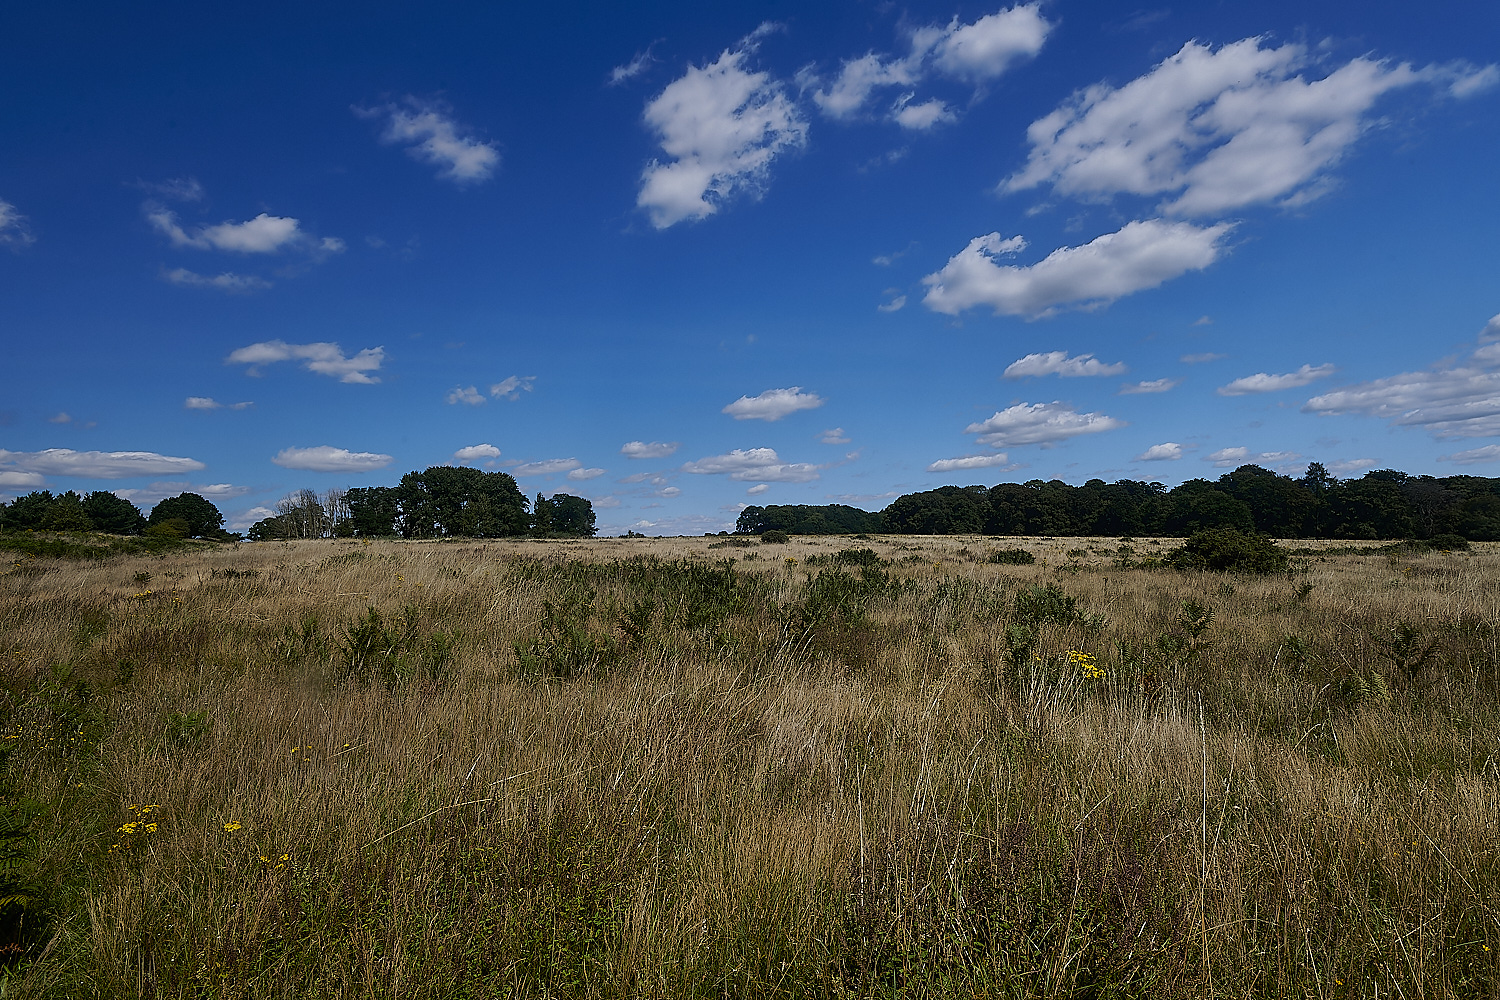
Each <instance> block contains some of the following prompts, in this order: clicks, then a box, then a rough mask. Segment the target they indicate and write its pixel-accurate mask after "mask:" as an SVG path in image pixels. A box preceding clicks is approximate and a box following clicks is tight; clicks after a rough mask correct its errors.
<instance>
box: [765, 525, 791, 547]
mask: <svg viewBox="0 0 1500 1000" xmlns="http://www.w3.org/2000/svg"><path fill="white" fill-rule="evenodd" d="M791 540H792V536H791V535H788V534H787V533H786V532H785V531H782V530H780V529H779V528H772V529H771V530H770V531H763V532H761V533H760V544H762V545H785V544H786V543H787V542H790V541H791Z"/></svg>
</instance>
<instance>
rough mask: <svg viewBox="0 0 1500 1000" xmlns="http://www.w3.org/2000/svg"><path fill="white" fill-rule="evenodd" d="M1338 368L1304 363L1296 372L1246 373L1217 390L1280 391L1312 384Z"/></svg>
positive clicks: (1234, 392)
mask: <svg viewBox="0 0 1500 1000" xmlns="http://www.w3.org/2000/svg"><path fill="white" fill-rule="evenodd" d="M1336 370H1337V369H1335V368H1334V366H1333V365H1316V366H1315V365H1303V366H1302V367H1301V368H1298V369H1297V370H1296V371H1294V372H1287V373H1285V374H1283V375H1268V374H1266V373H1265V372H1257V373H1256V374H1254V375H1246V376H1245V377H1244V378H1237V379H1235V380H1234V381H1233V382H1230V383H1229V384H1228V385H1221V386H1219V388H1218V389H1217V390H1216V391H1217V392H1218V394H1219V395H1221V396H1248V395H1250V394H1252V393H1258V392H1279V391H1281V390H1282V389H1298V388H1301V387H1302V386H1304V385H1311V384H1312V383H1313V382H1316V381H1317V380H1318V379H1320V378H1327V377H1328V376H1330V375H1332V374H1333V373H1334V372H1335V371H1336Z"/></svg>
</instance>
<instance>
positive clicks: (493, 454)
mask: <svg viewBox="0 0 1500 1000" xmlns="http://www.w3.org/2000/svg"><path fill="white" fill-rule="evenodd" d="M453 457H454V458H455V459H457V460H458V461H460V462H477V461H479V460H480V459H484V458H499V457H500V449H499V448H496V447H495V446H494V445H492V444H471V445H468V446H467V447H464V448H460V449H458V450H457V451H455V452H454V453H453Z"/></svg>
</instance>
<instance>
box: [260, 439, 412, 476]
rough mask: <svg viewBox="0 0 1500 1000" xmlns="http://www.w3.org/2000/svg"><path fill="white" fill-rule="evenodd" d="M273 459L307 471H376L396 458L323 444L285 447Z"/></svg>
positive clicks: (276, 462)
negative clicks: (310, 446)
mask: <svg viewBox="0 0 1500 1000" xmlns="http://www.w3.org/2000/svg"><path fill="white" fill-rule="evenodd" d="M271 461H272V462H274V463H275V464H277V465H279V466H281V467H282V468H283V469H299V470H303V471H307V472H374V471H375V470H376V469H383V468H385V467H386V466H387V465H390V464H391V462H393V461H395V459H394V458H393V457H392V456H390V455H381V454H378V453H376V452H372V451H350V450H349V449H347V448H335V447H333V446H332V445H326V444H322V445H317V446H316V447H313V448H283V449H281V450H280V451H279V452H277V453H276V457H274V458H272V459H271Z"/></svg>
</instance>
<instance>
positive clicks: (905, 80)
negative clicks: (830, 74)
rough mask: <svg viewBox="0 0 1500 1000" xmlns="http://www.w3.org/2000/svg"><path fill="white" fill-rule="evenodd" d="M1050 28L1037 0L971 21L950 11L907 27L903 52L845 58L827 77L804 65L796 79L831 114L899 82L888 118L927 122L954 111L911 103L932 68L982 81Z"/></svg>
mask: <svg viewBox="0 0 1500 1000" xmlns="http://www.w3.org/2000/svg"><path fill="white" fill-rule="evenodd" d="M1052 28H1053V25H1052V23H1051V22H1049V21H1048V20H1047V19H1046V18H1044V17H1042V15H1041V5H1040V4H1038V3H1030V4H1022V5H1017V6H1014V7H1008V8H1005V9H1003V10H1000V11H997V12H995V13H993V14H988V15H986V16H984V17H981V18H979V19H978V20H977V21H974V22H973V23H971V24H961V23H959V20H958V18H956V17H955V18H954V19H953V20H952V21H950V22H949V23H948V24H947V25H945V26H936V25H929V26H926V27H922V28H918V29H917V30H915V31H913V32H911V35H910V46H909V48H908V50H907V53H906V54H905V55H902V56H882V55H877V54H876V53H874V52H870V53H866V54H865V55H862V56H859V57H857V58H854V59H846V60H845V61H844V63H843V65H842V66H841V67H840V69H839V72H838V74H837V75H836V76H835V77H834V78H833V79H832V80H831V81H824V80H821V79H819V78H818V77H817V75H816V74H813V73H811V72H807V71H805V72H804V73H803V74H802V76H801V83H802V84H803V86H804V88H807V89H810V90H811V91H812V99H813V103H814V104H816V105H817V106H818V109H819V110H820V111H821V112H822V113H823V114H824V115H826V116H827V117H829V118H834V119H848V118H852V117H855V116H856V115H859V114H860V113H861V112H862V111H863V110H864V108H865V107H866V106H867V105H868V104H870V102H871V101H873V100H874V98H875V95H876V94H877V93H880V92H882V91H887V92H888V91H889V90H890V89H893V88H897V87H899V88H903V89H904V90H906V91H907V92H906V93H904V94H903V95H902V96H901V97H899V98H897V100H896V102H895V104H894V105H893V106H892V108H891V113H890V117H891V119H892V120H893V121H895V122H896V123H897V124H899V125H901V126H903V127H905V128H918V129H925V128H931V127H932V126H933V125H936V124H938V123H939V122H942V121H947V120H951V119H952V118H954V117H956V116H955V115H954V113H953V111H952V110H951V109H949V108H948V107H947V105H945V104H943V102H941V101H938V100H927V101H924V102H921V103H918V104H913V103H911V102H912V100H913V98H914V97H915V96H916V92H915V91H914V90H911V89H910V88H913V87H915V86H917V85H918V84H920V83H921V82H922V80H923V79H924V78H926V77H927V76H928V75H929V74H930V73H932V72H937V73H940V74H943V75H945V76H949V77H953V78H956V79H959V80H964V81H967V82H969V83H972V84H975V85H980V84H984V83H987V82H989V81H991V80H993V79H995V78H996V77H998V76H1000V75H1001V74H1003V73H1005V72H1006V71H1007V70H1009V69H1010V68H1011V67H1012V66H1014V65H1015V64H1016V63H1018V62H1020V61H1021V60H1023V59H1027V58H1030V57H1031V56H1034V55H1036V54H1037V53H1038V52H1040V51H1041V49H1042V45H1043V44H1044V43H1045V42H1046V40H1047V35H1048V33H1049V32H1050V31H1051V30H1052Z"/></svg>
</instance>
